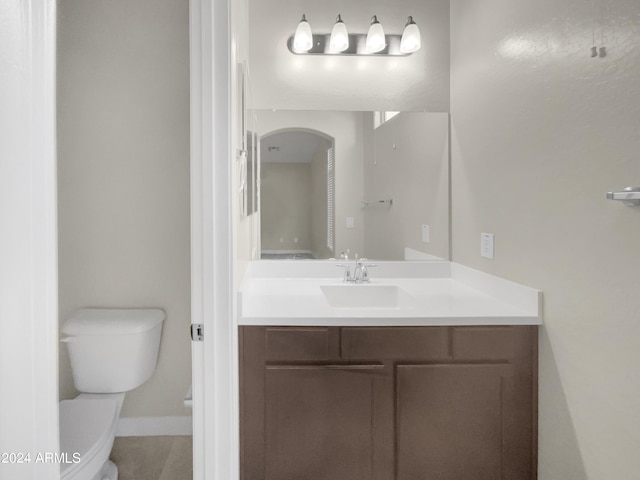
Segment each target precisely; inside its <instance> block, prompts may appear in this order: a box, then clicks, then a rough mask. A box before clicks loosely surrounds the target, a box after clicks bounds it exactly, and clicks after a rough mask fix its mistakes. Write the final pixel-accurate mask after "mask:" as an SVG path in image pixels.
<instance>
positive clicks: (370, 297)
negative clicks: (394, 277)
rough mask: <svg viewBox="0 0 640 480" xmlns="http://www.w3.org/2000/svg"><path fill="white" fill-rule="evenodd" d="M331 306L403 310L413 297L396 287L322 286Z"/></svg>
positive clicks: (368, 285)
mask: <svg viewBox="0 0 640 480" xmlns="http://www.w3.org/2000/svg"><path fill="white" fill-rule="evenodd" d="M320 289H321V290H322V293H323V294H324V297H325V298H326V299H327V302H329V305H331V306H332V307H335V308H401V307H406V306H408V305H409V303H410V300H411V296H410V295H409V294H408V293H406V292H405V291H404V290H402V289H401V288H399V287H397V286H396V285H372V284H348V283H345V284H342V285H321V286H320Z"/></svg>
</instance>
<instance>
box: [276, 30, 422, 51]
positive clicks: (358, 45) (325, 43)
mask: <svg viewBox="0 0 640 480" xmlns="http://www.w3.org/2000/svg"><path fill="white" fill-rule="evenodd" d="M401 39H402V35H385V40H386V42H387V46H386V47H385V48H384V49H382V50H380V51H379V52H375V53H372V52H369V51H367V48H366V43H367V34H366V33H350V34H349V47H348V48H347V49H346V50H343V51H342V52H333V51H331V48H330V41H331V34H314V35H313V45H312V46H311V49H309V50H308V51H296V50H295V49H294V48H293V35H292V36H291V37H289V40H287V47H288V48H289V51H290V52H291V53H293V54H295V55H338V56H340V55H368V56H371V57H386V56H394V57H408V56H409V55H412V54H413V52H408V53H403V52H401V51H400V41H401Z"/></svg>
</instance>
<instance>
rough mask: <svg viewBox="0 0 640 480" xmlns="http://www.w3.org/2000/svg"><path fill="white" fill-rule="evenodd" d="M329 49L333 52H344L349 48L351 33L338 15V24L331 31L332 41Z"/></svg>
mask: <svg viewBox="0 0 640 480" xmlns="http://www.w3.org/2000/svg"><path fill="white" fill-rule="evenodd" d="M329 48H330V49H331V51H332V52H336V53H339V52H344V51H345V50H346V49H347V48H349V32H348V31H347V26H346V25H345V24H344V22H343V21H342V18H341V17H340V15H339V14H338V18H337V19H336V23H335V24H334V25H333V30H331V39H330V40H329Z"/></svg>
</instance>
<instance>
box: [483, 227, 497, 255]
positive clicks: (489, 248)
mask: <svg viewBox="0 0 640 480" xmlns="http://www.w3.org/2000/svg"><path fill="white" fill-rule="evenodd" d="M494 244H495V240H494V237H493V233H481V234H480V255H481V256H482V257H485V258H491V259H493V254H494Z"/></svg>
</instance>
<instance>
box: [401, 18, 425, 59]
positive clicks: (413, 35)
mask: <svg viewBox="0 0 640 480" xmlns="http://www.w3.org/2000/svg"><path fill="white" fill-rule="evenodd" d="M420 44H421V39H420V30H419V29H418V25H416V22H414V21H413V17H411V16H409V18H407V23H406V25H405V26H404V32H402V39H401V40H400V51H401V52H402V53H413V52H415V51H417V50H420Z"/></svg>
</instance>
